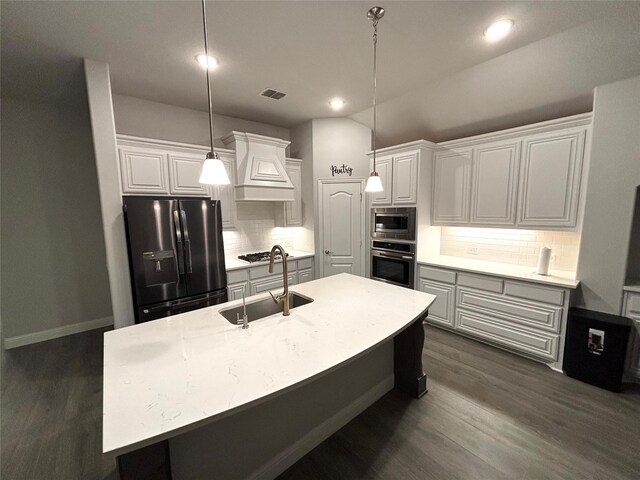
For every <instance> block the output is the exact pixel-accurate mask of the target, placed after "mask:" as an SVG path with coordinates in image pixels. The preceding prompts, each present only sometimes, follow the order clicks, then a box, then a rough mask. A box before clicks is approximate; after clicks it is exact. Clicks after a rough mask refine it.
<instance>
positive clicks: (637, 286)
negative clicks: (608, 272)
mask: <svg viewBox="0 0 640 480" xmlns="http://www.w3.org/2000/svg"><path fill="white" fill-rule="evenodd" d="M623 290H624V291H625V292H637V293H640V282H633V283H631V284H629V285H625V286H624V288H623Z"/></svg>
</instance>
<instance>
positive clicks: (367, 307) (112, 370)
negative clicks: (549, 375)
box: [103, 274, 435, 479]
mask: <svg viewBox="0 0 640 480" xmlns="http://www.w3.org/2000/svg"><path fill="white" fill-rule="evenodd" d="M293 290H295V291H296V292H298V293H301V294H303V295H305V296H307V297H310V298H312V299H313V300H314V301H313V302H312V303H309V304H307V305H303V306H300V307H297V308H294V309H292V310H291V315H290V316H288V317H284V316H282V315H281V314H276V315H272V316H270V317H266V318H263V319H260V320H257V321H254V322H251V324H250V328H249V329H246V330H243V329H241V328H239V327H237V326H236V325H232V324H230V323H229V322H228V321H227V320H225V319H224V318H223V317H222V315H220V313H219V311H220V310H223V309H226V308H228V307H231V306H236V305H238V304H240V303H241V302H238V301H235V302H229V303H226V304H223V305H217V306H213V307H208V308H205V309H201V310H196V311H193V312H188V313H185V314H181V315H176V316H173V317H169V318H166V319H161V320H156V321H153V322H148V323H144V324H139V325H135V326H132V327H127V328H123V329H120V330H115V331H112V332H107V333H105V339H104V393H103V395H104V402H103V408H104V414H103V451H104V452H115V453H117V454H118V455H120V458H121V459H122V462H120V470H121V473H122V474H123V477H124V478H127V470H128V469H131V468H136V462H137V459H136V455H137V453H141V455H143V457H141V458H144V452H145V450H148V449H149V448H151V449H153V448H155V453H154V455H158V451H160V452H166V451H168V450H170V452H171V453H170V457H171V470H173V478H176V479H182V478H199V476H201V475H203V474H204V473H203V472H208V473H209V475H212V476H211V477H210V478H245V477H252V478H269V477H270V476H275V475H276V474H278V473H279V472H280V471H282V470H284V469H285V468H287V467H288V466H289V465H290V464H292V463H294V462H295V461H296V460H297V459H298V458H300V457H301V456H302V455H304V454H305V453H306V452H307V451H309V450H310V449H312V448H313V447H315V446H316V445H317V444H319V443H320V442H321V441H322V440H324V438H326V437H327V436H329V435H330V434H331V433H333V432H334V431H336V430H338V429H339V428H340V427H342V426H343V425H344V424H346V423H347V422H348V421H349V420H351V419H352V418H354V417H355V416H356V415H358V414H359V413H360V412H362V411H363V410H364V409H366V408H367V407H368V406H369V405H370V404H371V403H373V402H375V401H376V400H377V399H378V398H380V397H381V396H382V395H384V394H385V393H386V392H388V391H389V390H390V389H391V388H393V386H394V384H395V386H396V387H397V388H400V389H402V390H405V391H407V392H409V393H410V394H411V395H412V396H415V397H418V396H420V395H421V394H422V393H424V392H425V391H426V378H425V377H424V374H423V373H422V363H421V352H422V343H423V338H424V337H423V335H424V333H423V330H422V320H423V319H424V317H425V316H426V314H427V310H428V308H429V306H430V305H431V303H432V302H433V301H434V299H435V297H434V296H433V295H429V294H426V293H423V292H418V291H414V290H409V289H405V288H401V287H396V286H391V285H387V284H385V283H381V282H375V281H372V280H369V279H365V278H362V277H357V276H354V275H349V274H340V275H336V276H333V277H327V278H324V279H320V280H316V281H312V282H308V283H305V284H303V285H297V286H296V287H295V288H294V289H293ZM265 297H268V294H266V295H265V294H261V295H257V296H255V297H251V298H249V299H248V301H249V302H252V301H255V300H256V299H261V298H265ZM167 439H170V441H169V443H168V445H169V446H170V448H169V447H167V442H163V441H165V440H167ZM254 443H255V444H259V445H260V448H258V450H259V451H257V452H253V451H252V447H253V444H254ZM278 443H280V444H281V445H279V446H278ZM161 445H163V446H162V447H161V449H160V447H157V446H161ZM145 447H146V448H145ZM159 449H160V450H159ZM269 449H272V450H273V449H275V450H273V452H272V453H269V454H268V455H267V454H265V453H264V452H268V451H269ZM131 452H132V453H131ZM260 454H264V455H266V456H265V458H264V459H263V460H264V461H262V460H260V459H259V458H258V459H257V460H256V458H257V457H259V456H260ZM160 455H161V454H160ZM274 455H275V456H274ZM252 462H253V464H252ZM146 463H147V464H148V463H149V462H148V461H147V462H146ZM229 475H231V477H230V476H229ZM132 478H133V477H132ZM157 478H171V477H157Z"/></svg>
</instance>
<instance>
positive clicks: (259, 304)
mask: <svg viewBox="0 0 640 480" xmlns="http://www.w3.org/2000/svg"><path fill="white" fill-rule="evenodd" d="M311 302H313V298H309V297H305V296H304V295H300V294H299V293H296V292H290V293H289V309H290V310H293V309H294V308H297V307H301V306H302V305H306V304H308V303H311ZM219 313H220V315H222V316H223V317H224V318H226V319H227V321H228V322H230V323H233V324H234V325H236V324H237V323H238V315H239V316H240V319H241V320H242V314H243V308H242V305H239V306H237V307H231V308H224V309H222V310H220V311H219ZM277 313H280V314H282V304H278V303H275V302H274V301H273V299H272V298H271V297H269V298H265V299H263V300H258V301H255V302H247V317H248V318H249V322H253V321H254V320H260V319H261V318H264V317H268V316H270V315H275V314H277Z"/></svg>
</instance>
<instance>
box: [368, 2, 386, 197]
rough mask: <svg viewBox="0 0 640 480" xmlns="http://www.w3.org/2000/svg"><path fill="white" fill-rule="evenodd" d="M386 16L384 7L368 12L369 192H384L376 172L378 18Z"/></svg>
mask: <svg viewBox="0 0 640 480" xmlns="http://www.w3.org/2000/svg"><path fill="white" fill-rule="evenodd" d="M382 17H384V8H382V7H373V8H371V9H369V11H368V12H367V18H368V19H369V20H371V21H372V22H373V170H372V171H371V175H369V178H368V179H367V185H366V186H365V187H364V191H365V192H368V193H373V192H383V191H384V188H383V187H382V180H380V177H379V176H378V172H376V134H377V124H376V86H377V81H376V77H377V59H378V58H377V57H378V55H377V46H378V20H380V19H381V18H382Z"/></svg>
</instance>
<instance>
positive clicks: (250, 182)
mask: <svg viewBox="0 0 640 480" xmlns="http://www.w3.org/2000/svg"><path fill="white" fill-rule="evenodd" d="M222 142H223V143H224V145H225V147H227V148H231V149H233V150H235V153H236V187H235V188H236V200H237V201H261V202H264V201H267V202H292V201H293V200H294V191H293V190H294V189H293V184H292V183H291V180H290V179H289V176H288V175H287V171H286V169H285V149H286V148H287V146H288V145H289V143H291V142H288V141H286V140H281V139H279V138H272V137H265V136H263V135H256V134H254V133H244V132H235V131H234V132H231V133H229V134H227V135H225V136H224V137H222Z"/></svg>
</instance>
